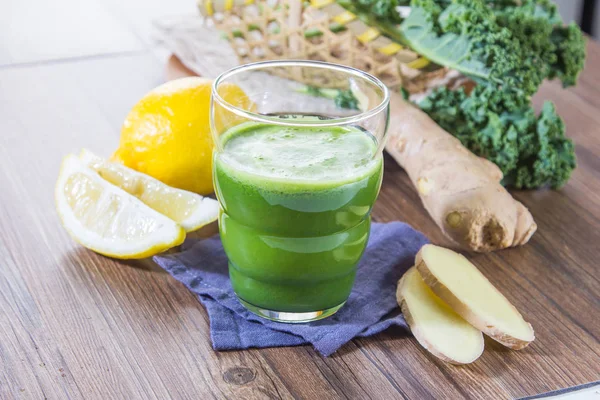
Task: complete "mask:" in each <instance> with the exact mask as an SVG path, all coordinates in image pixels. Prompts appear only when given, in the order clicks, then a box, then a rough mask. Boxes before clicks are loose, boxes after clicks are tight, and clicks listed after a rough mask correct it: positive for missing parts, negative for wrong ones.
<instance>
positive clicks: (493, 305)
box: [415, 244, 535, 350]
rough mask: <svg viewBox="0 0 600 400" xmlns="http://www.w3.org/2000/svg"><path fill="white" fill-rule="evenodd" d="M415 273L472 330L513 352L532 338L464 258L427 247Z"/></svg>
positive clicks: (512, 309) (516, 313)
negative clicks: (417, 272)
mask: <svg viewBox="0 0 600 400" xmlns="http://www.w3.org/2000/svg"><path fill="white" fill-rule="evenodd" d="M415 264H416V266H417V270H418V271H419V273H420V274H421V276H422V277H423V280H424V282H425V283H426V284H427V286H429V287H430V288H431V290H432V291H433V292H434V293H435V294H436V295H438V296H439V297H440V298H441V299H442V300H443V301H445V302H446V303H447V304H448V305H449V306H450V307H452V309H453V310H454V311H456V313H458V314H459V315H460V316H461V317H463V318H464V319H465V320H467V321H468V322H469V323H470V324H471V325H473V326H474V327H475V328H477V329H479V330H481V331H482V332H483V333H485V334H486V335H488V336H490V337H491V338H492V339H494V340H496V341H497V342H500V343H502V344H503V345H504V346H506V347H509V348H511V349H513V350H520V349H522V348H524V347H525V346H527V345H528V344H529V343H531V342H532V341H533V340H534V339H535V334H534V332H533V328H532V327H531V325H530V324H529V323H528V322H526V321H525V320H524V319H523V317H522V316H521V314H520V313H519V311H517V309H516V308H515V307H514V306H513V305H512V304H511V303H510V302H509V301H508V300H507V299H506V297H504V295H503V294H502V293H500V292H499V291H498V289H496V287H495V286H494V285H492V284H491V283H490V281H489V280H488V279H487V278H486V277H485V276H484V275H483V274H482V273H481V272H479V270H478V269H477V268H476V267H475V266H474V265H473V264H472V263H471V262H470V261H469V260H467V259H466V258H465V257H464V256H463V255H461V254H458V253H456V252H454V251H452V250H449V249H445V248H443V247H439V246H434V245H431V244H427V245H425V246H423V247H422V248H421V250H420V251H419V252H418V253H417V257H416V260H415Z"/></svg>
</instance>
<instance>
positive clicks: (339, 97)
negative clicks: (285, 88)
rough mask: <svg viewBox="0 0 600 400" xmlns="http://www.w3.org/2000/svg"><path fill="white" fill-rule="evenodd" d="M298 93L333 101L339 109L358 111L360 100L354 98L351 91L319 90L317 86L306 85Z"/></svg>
mask: <svg viewBox="0 0 600 400" xmlns="http://www.w3.org/2000/svg"><path fill="white" fill-rule="evenodd" d="M296 91H297V92H298V93H304V94H307V95H309V96H314V97H324V98H326V99H331V100H333V101H334V102H335V105H336V106H337V107H339V108H347V109H350V110H358V99H357V98H356V97H355V96H354V94H353V93H352V91H351V90H342V89H329V88H318V87H315V86H309V85H306V86H303V87H301V88H299V89H297V90H296Z"/></svg>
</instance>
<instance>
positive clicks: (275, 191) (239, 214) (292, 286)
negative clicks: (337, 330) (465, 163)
mask: <svg viewBox="0 0 600 400" xmlns="http://www.w3.org/2000/svg"><path fill="white" fill-rule="evenodd" d="M221 140H222V143H223V150H222V151H221V152H220V153H217V155H216V157H215V167H214V182H215V188H216V192H217V195H218V197H219V201H220V202H221V205H222V212H221V215H220V219H219V223H220V231H221V240H222V242H223V246H224V248H225V251H226V253H227V256H228V258H229V267H230V268H229V274H230V277H231V283H232V285H233V288H234V290H235V292H236V293H237V295H238V296H239V298H240V299H241V300H243V301H244V302H246V303H248V304H250V305H253V306H255V307H259V308H264V309H268V310H275V311H282V312H296V313H303V312H310V311H314V310H325V309H329V308H332V307H335V306H340V305H341V304H343V303H344V301H345V300H346V299H347V298H348V295H349V294H350V290H351V289H352V285H353V282H354V275H355V272H356V266H357V264H358V261H359V259H360V257H361V255H362V253H363V251H364V249H365V247H366V244H367V239H368V237H369V228H370V217H369V213H370V211H371V206H372V205H373V203H374V201H375V198H376V197H377V194H378V192H379V187H380V185H381V178H382V159H381V156H379V157H375V158H374V157H373V156H374V154H375V152H376V150H377V143H376V142H375V140H374V138H373V137H372V136H371V135H370V134H369V133H367V132H364V131H363V130H361V129H358V128H353V127H324V128H314V127H312V128H310V127H280V126H274V125H265V124H260V123H253V122H249V123H245V124H241V125H238V126H236V127H234V128H232V129H230V130H229V131H227V132H225V133H224V134H223V137H222V138H221Z"/></svg>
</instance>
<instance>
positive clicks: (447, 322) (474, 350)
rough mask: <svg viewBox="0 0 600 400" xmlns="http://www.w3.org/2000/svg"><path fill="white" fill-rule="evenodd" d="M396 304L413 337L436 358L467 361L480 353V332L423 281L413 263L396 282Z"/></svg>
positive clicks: (476, 357)
mask: <svg viewBox="0 0 600 400" xmlns="http://www.w3.org/2000/svg"><path fill="white" fill-rule="evenodd" d="M396 298H397V299H398V304H400V308H401V309H402V314H404V319H406V322H407V323H408V326H410V330H411V331H412V333H413V335H414V336H415V338H416V339H417V341H418V342H419V343H420V344H421V346H423V347H424V348H425V350H427V351H429V352H430V353H431V354H433V355H434V356H436V357H437V358H439V359H441V360H443V361H446V362H449V363H452V364H469V363H472V362H473V361H475V360H477V359H478V358H479V356H481V353H483V346H484V343H483V335H482V334H481V332H480V331H479V330H478V329H475V328H474V327H473V326H471V325H470V324H469V323H468V322H467V321H465V320H464V319H462V318H461V317H460V315H458V314H457V313H455V312H454V311H453V310H452V309H451V308H450V307H449V306H448V305H447V304H446V303H444V302H443V301H442V300H441V299H440V298H439V297H438V296H436V295H435V294H434V293H433V292H432V291H431V289H429V287H428V286H427V285H426V284H425V282H424V281H423V278H421V275H420V274H419V271H417V269H416V268H415V267H412V268H411V269H409V270H408V271H407V272H406V273H405V274H404V275H403V276H402V279H400V282H398V289H397V291H396Z"/></svg>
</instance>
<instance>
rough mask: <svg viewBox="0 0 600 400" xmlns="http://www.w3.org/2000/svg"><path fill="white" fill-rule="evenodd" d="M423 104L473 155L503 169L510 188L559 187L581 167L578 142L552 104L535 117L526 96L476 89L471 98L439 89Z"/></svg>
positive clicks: (430, 114) (432, 116)
mask: <svg viewBox="0 0 600 400" xmlns="http://www.w3.org/2000/svg"><path fill="white" fill-rule="evenodd" d="M419 106H420V107H421V109H422V110H423V111H425V112H426V113H427V114H429V116H430V117H431V118H432V119H434V120H435V121H436V122H437V123H438V124H439V125H440V126H441V127H442V128H444V129H445V130H446V131H448V132H450V133H451V134H452V135H454V136H456V137H457V138H458V139H459V140H460V141H461V143H462V144H463V145H464V146H465V147H467V148H469V149H470V150H471V151H472V152H473V153H475V154H477V155H479V156H481V157H484V158H487V159H488V160H490V161H492V162H494V163H495V164H496V165H498V167H500V169H501V170H502V172H503V174H504V180H503V184H505V185H508V186H513V187H516V188H526V189H533V188H538V187H544V186H550V187H552V188H559V187H561V186H563V185H564V184H565V183H566V182H567V180H568V179H569V177H570V176H571V172H572V171H573V170H574V169H575V167H576V160H575V151H574V145H573V142H572V141H571V140H570V139H568V138H566V137H565V125H564V123H563V121H562V119H561V118H560V117H559V116H558V115H557V114H556V110H555V108H554V105H553V104H552V103H550V102H546V103H545V104H544V106H543V108H542V111H541V113H540V114H539V115H536V114H535V111H534V110H533V108H532V105H531V101H530V100H529V98H528V97H527V96H523V95H520V94H517V93H515V92H514V91H511V90H502V91H498V90H495V89H492V88H490V87H486V86H477V87H475V89H473V91H472V92H471V94H470V95H468V94H466V93H465V91H464V90H463V89H459V90H455V91H452V90H449V89H447V88H438V89H436V90H435V91H433V93H432V94H431V95H429V96H428V97H426V98H425V99H424V100H422V101H421V102H420V103H419Z"/></svg>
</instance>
